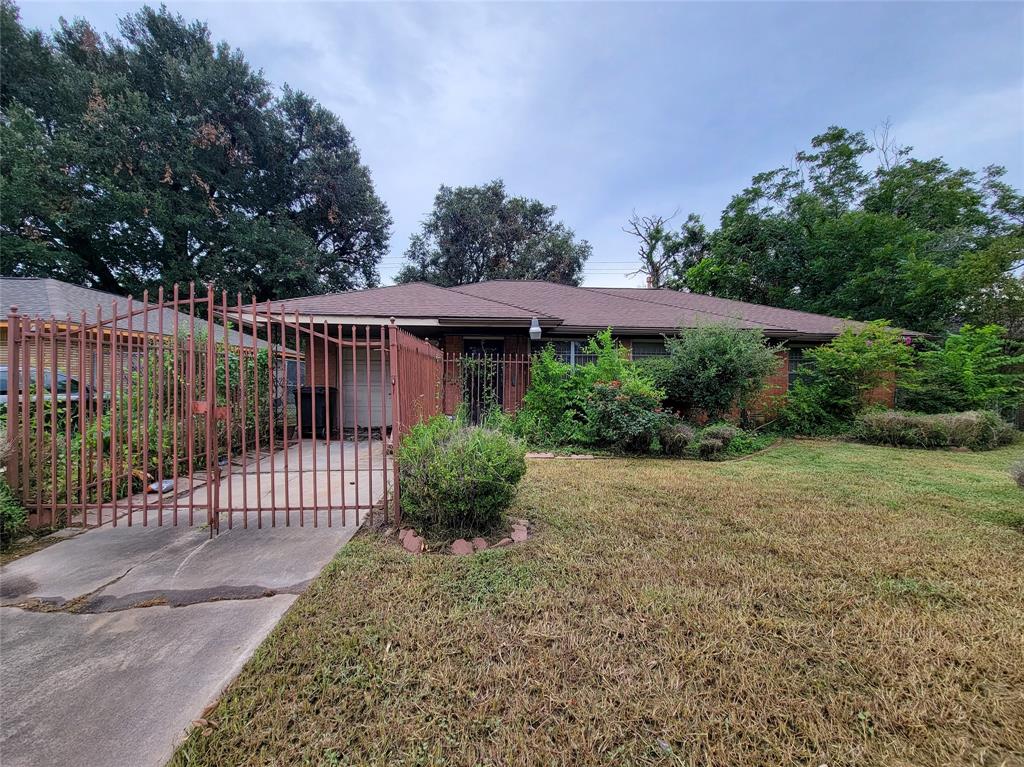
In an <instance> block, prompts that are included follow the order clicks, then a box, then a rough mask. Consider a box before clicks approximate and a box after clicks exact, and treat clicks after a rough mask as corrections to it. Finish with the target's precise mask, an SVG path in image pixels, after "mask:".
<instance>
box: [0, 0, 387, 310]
mask: <svg viewBox="0 0 1024 767" xmlns="http://www.w3.org/2000/svg"><path fill="white" fill-rule="evenodd" d="M0 36H2V37H3V46H2V61H0V64H2V66H3V78H2V84H0V110H2V119H0V144H2V148H3V152H2V157H0V196H2V200H3V205H2V211H0V251H2V256H0V258H2V262H0V269H2V271H3V273H5V274H11V275H23V276H54V277H58V278H60V279H64V280H67V281H70V282H75V283H80V284H84V285H89V286H92V287H97V288H101V289H103V290H108V291H111V292H115V293H128V292H133V293H136V294H138V293H139V292H141V289H142V288H145V287H150V288H152V287H156V286H157V285H161V284H163V285H168V284H170V283H172V282H175V281H186V280H197V281H213V282H214V283H215V284H216V285H217V287H218V288H223V289H226V290H227V291H228V292H229V293H234V292H236V291H241V292H242V293H243V295H245V296H246V297H248V296H249V295H256V296H257V297H258V298H261V299H265V298H280V297H288V296H295V295H302V294H309V293H320V292H325V291H329V290H342V289H347V288H353V287H360V286H368V285H374V284H377V282H378V281H379V278H378V272H377V266H378V264H379V262H380V259H381V257H382V255H383V253H384V252H385V251H386V249H387V243H388V236H389V231H390V225H391V220H390V217H389V215H388V211H387V208H386V207H385V205H384V203H383V202H382V201H381V200H380V199H379V198H378V197H377V195H376V193H375V192H374V189H373V184H372V181H371V178H370V173H369V171H368V170H367V168H366V167H365V166H364V165H363V164H362V163H361V161H360V158H359V152H358V150H357V149H356V146H355V143H354V141H353V139H352V137H351V135H350V134H349V133H348V131H347V130H346V128H345V126H344V125H343V124H342V123H341V121H340V120H339V119H338V117H337V116H335V115H334V114H332V113H331V112H330V111H328V110H327V109H325V108H324V107H323V106H321V105H320V104H318V103H317V102H316V101H315V100H314V99H312V98H311V97H309V96H307V95H305V94H303V93H300V92H296V91H292V90H291V89H289V88H287V87H285V88H284V89H283V91H282V93H281V94H280V95H279V96H275V95H274V94H273V90H272V88H271V86H270V84H269V83H268V82H267V81H266V80H265V79H264V78H263V76H262V74H260V73H259V72H255V71H253V70H252V68H251V67H250V65H249V63H248V62H247V61H246V60H245V58H244V56H243V55H242V53H241V52H239V51H237V50H232V49H231V48H230V47H229V46H228V45H227V44H226V43H223V42H222V43H219V44H216V45H215V44H214V43H213V42H212V41H211V39H210V33H209V30H208V29H207V27H206V26H205V25H204V24H202V23H199V22H187V21H185V20H184V19H183V18H182V17H181V16H177V15H173V14H171V13H170V12H168V11H167V10H166V9H165V8H162V7H161V8H160V9H159V10H154V9H152V8H149V7H144V8H143V9H142V10H141V11H139V12H137V13H134V14H132V15H129V16H127V17H125V18H123V19H122V20H121V24H120V35H119V36H117V37H108V38H106V39H101V37H100V36H99V35H98V34H97V33H96V32H95V31H94V30H93V29H92V27H90V26H89V24H88V23H87V22H86V21H82V20H78V21H75V22H72V23H68V22H64V21H61V24H60V26H59V28H58V29H57V30H56V31H54V32H53V34H52V35H49V36H47V35H44V34H43V33H41V32H39V31H36V30H27V29H25V28H24V27H23V26H22V24H21V22H20V20H19V18H18V12H17V8H16V7H15V6H14V5H13V4H12V3H10V2H9V0H2V5H0Z"/></svg>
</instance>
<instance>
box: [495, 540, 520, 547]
mask: <svg viewBox="0 0 1024 767" xmlns="http://www.w3.org/2000/svg"><path fill="white" fill-rule="evenodd" d="M514 542H515V541H513V540H512V539H511V538H502V539H501V540H500V541H498V542H497V543H496V544H494V545H495V546H511V545H512V544H513V543H514Z"/></svg>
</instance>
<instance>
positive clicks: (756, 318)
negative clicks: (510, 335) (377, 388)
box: [270, 280, 862, 341]
mask: <svg viewBox="0 0 1024 767" xmlns="http://www.w3.org/2000/svg"><path fill="white" fill-rule="evenodd" d="M270 306H272V307H273V308H274V310H275V311H276V310H279V308H284V309H285V310H286V311H287V312H290V313H291V312H297V313H299V314H300V315H301V316H303V317H314V316H315V317H322V318H325V319H333V320H336V321H354V320H357V319H358V320H370V319H376V320H378V321H384V320H386V319H387V318H389V317H395V318H396V319H398V320H400V324H411V325H417V324H418V325H448V326H455V325H461V326H478V327H495V326H503V327H526V326H527V325H529V323H530V320H531V319H532V318H534V317H536V318H537V319H538V321H539V322H540V324H541V326H543V327H546V328H548V329H549V332H551V333H553V334H555V335H568V334H589V333H593V332H595V331H597V330H601V329H603V328H606V327H609V326H611V327H612V328H614V329H615V331H616V332H617V333H621V334H633V335H659V334H662V333H672V332H674V331H675V330H677V329H678V328H680V327H696V326H698V325H708V324H713V323H731V324H734V325H736V326H738V327H742V328H751V329H758V330H761V331H763V332H764V333H765V335H767V336H770V337H772V338H788V339H794V340H806V341H816V340H822V339H827V338H830V337H832V336H835V335H838V334H839V333H841V332H842V330H843V328H845V327H851V326H852V327H858V326H860V325H862V323H859V322H855V321H853V320H844V319H839V318H837V317H828V316H825V315H822V314H811V313H809V312H799V311H794V310H791V309H778V308H775V307H771V306H762V305H760V304H751V303H746V302H744V301H732V300H729V299H725V298H715V297H713V296H704V295H699V294H696V293H681V292H678V291H674V290H667V289H660V290H658V289H650V288H578V287H575V286H572V285H562V284H559V283H553V282H543V281H539V280H490V281H487V282H478V283H473V284H470V285H459V286H457V287H453V288H440V287H437V286H435V285H428V284H426V283H422V282H416V283H409V284H405V285H394V286H391V287H384V288H373V289H370V290H357V291H349V292H346V293H333V294H330V295H323V296H309V297H306V298H292V299H288V300H286V301H277V302H273V303H272V304H270Z"/></svg>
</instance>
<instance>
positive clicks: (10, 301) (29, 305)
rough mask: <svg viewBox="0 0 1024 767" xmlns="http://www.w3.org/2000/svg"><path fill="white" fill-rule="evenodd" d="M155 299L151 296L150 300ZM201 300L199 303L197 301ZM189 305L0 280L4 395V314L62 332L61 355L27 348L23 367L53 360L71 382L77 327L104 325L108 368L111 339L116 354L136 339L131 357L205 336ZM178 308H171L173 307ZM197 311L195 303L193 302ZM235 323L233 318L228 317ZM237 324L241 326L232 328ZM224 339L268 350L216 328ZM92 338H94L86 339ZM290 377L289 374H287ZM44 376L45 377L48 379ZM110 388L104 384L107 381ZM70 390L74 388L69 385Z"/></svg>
mask: <svg viewBox="0 0 1024 767" xmlns="http://www.w3.org/2000/svg"><path fill="white" fill-rule="evenodd" d="M154 297H155V296H152V297H150V298H151V299H152V298H154ZM201 300H202V299H200V301H201ZM129 302H132V303H131V307H132V310H131V316H130V317H129V316H128V308H129ZM187 305H188V297H187V293H185V292H183V293H182V296H181V299H180V300H179V302H178V303H177V304H174V302H173V299H172V297H171V296H166V297H165V303H164V304H163V305H162V306H156V305H154V304H153V303H152V300H151V301H150V304H149V308H148V309H147V308H146V306H147V305H146V304H144V303H143V302H142V301H140V300H138V299H136V300H134V301H132V299H130V298H126V297H125V296H118V295H115V294H113V293H106V292H104V291H102V290H93V289H92V288H84V287H82V286H81V285H72V284H70V283H67V282H62V281H60V280H55V279H51V278H35V277H0V307H2V311H0V369H2V370H0V373H2V374H3V375H2V380H3V387H2V388H3V390H4V393H6V381H7V376H6V372H7V365H8V354H9V351H8V335H9V332H10V328H9V327H8V325H9V322H10V320H9V317H10V315H9V313H8V312H9V310H10V309H11V308H12V307H16V308H17V312H18V314H19V315H21V316H22V317H27V318H32V319H37V320H42V321H43V322H45V323H49V322H51V321H52V322H53V324H54V328H55V330H56V332H57V337H58V338H61V336H62V335H64V334H65V333H66V334H67V335H66V338H67V341H66V342H61V343H60V344H59V347H60V351H59V352H57V351H56V350H52V351H51V349H50V348H49V346H48V345H46V348H42V347H41V348H39V349H35V348H34V347H33V348H29V349H28V350H27V351H28V353H29V362H28V366H29V367H30V368H36V367H37V365H38V366H39V367H42V368H48V367H49V364H48V362H47V360H48V357H49V356H50V355H51V353H52V354H53V355H54V356H55V357H56V360H55V362H56V367H57V369H58V370H59V371H60V372H61V373H67V372H68V371H67V370H66V369H65V368H68V366H69V364H70V367H71V370H70V372H71V377H72V379H77V377H78V375H79V373H78V371H77V370H76V364H75V361H76V360H78V351H77V349H78V339H77V331H78V329H79V328H80V327H95V326H96V324H97V323H100V322H105V323H107V324H106V326H105V333H104V338H105V341H104V343H105V344H107V345H106V347H105V350H104V352H103V357H104V360H105V361H107V364H108V366H109V354H110V352H109V349H110V339H111V337H112V336H116V338H117V340H118V346H119V348H120V349H122V351H123V348H124V347H125V345H126V344H127V339H128V337H129V336H130V337H132V338H134V339H135V341H136V343H135V353H136V355H137V354H138V353H139V352H140V351H141V349H142V344H141V342H140V339H143V338H147V339H148V340H149V342H150V343H152V339H153V338H155V337H158V336H163V337H166V338H170V337H172V336H174V335H175V333H177V334H178V335H181V334H186V333H191V332H194V333H195V335H197V336H199V335H205V334H206V333H207V332H208V331H209V327H210V326H209V324H208V323H207V322H206V320H204V319H202V318H201V317H198V316H194V314H195V311H196V310H193V312H192V314H190V313H188V312H187V311H185V307H186V306H187ZM175 306H176V307H177V309H175V308H174V307H175ZM196 306H197V307H198V306H199V304H198V303H197V305H196ZM115 309H116V311H117V314H118V317H119V319H118V321H117V322H115V323H112V322H111V318H112V317H113V316H114V312H115ZM228 319H229V320H231V321H234V318H233V317H229V318H228ZM237 324H240V323H237ZM225 332H226V338H227V342H228V343H229V344H231V345H232V346H234V347H236V348H238V349H242V350H247V349H252V348H260V349H266V348H269V345H268V344H267V342H266V341H264V340H262V339H260V338H255V337H253V336H251V335H248V334H246V333H243V332H239V331H237V330H234V329H227V330H226V331H225V329H224V328H223V327H222V326H220V325H218V326H216V329H215V331H214V338H215V339H216V340H218V341H220V340H223V339H224V338H225ZM91 335H94V334H91ZM277 351H278V353H279V354H281V353H283V354H284V356H286V357H289V358H290V359H292V360H294V361H293V362H291V363H290V364H291V365H292V366H293V367H294V366H295V365H299V364H301V361H300V360H299V356H298V354H297V353H296V352H295V351H294V350H288V349H284V350H281V349H278V350H277ZM37 355H39V356H40V358H41V360H42V363H38V362H37V360H36V359H35V357H36V356H37ZM97 362H98V359H97V357H96V355H95V354H90V355H89V358H88V363H87V369H86V370H84V371H83V372H82V374H81V375H83V376H84V377H85V379H86V380H87V381H93V380H95V378H96V373H95V368H96V365H97ZM289 374H291V375H294V373H293V372H292V371H291V370H290V371H289ZM47 375H48V374H47ZM108 383H109V381H108ZM73 385H74V386H77V383H74V382H73Z"/></svg>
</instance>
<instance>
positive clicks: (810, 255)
mask: <svg viewBox="0 0 1024 767" xmlns="http://www.w3.org/2000/svg"><path fill="white" fill-rule="evenodd" d="M872 152H877V157H878V162H877V165H876V167H874V168H873V169H872V168H870V167H869V165H870V163H869V162H868V161H869V157H870V155H871V154H872ZM1004 174H1005V170H1004V169H1003V168H1001V167H998V166H989V167H987V168H985V169H983V170H982V171H981V172H974V171H970V170H967V169H964V168H953V167H951V166H950V165H948V164H947V163H946V162H945V161H944V160H942V159H941V158H933V159H927V160H922V159H918V158H915V157H913V154H912V150H911V148H909V147H899V146H896V145H895V144H894V143H893V142H891V141H890V140H889V138H888V135H887V132H883V134H882V136H881V138H880V140H879V141H876V142H875V145H874V146H873V145H872V143H871V142H869V141H868V139H867V138H866V136H865V135H864V134H863V133H861V132H851V131H849V130H847V129H845V128H840V127H831V128H829V129H828V130H826V131H825V132H824V133H822V134H820V135H818V136H815V137H814V138H813V139H812V140H811V146H810V149H808V150H805V151H801V152H798V153H797V155H796V158H795V163H794V165H793V166H792V167H785V168H777V169H775V170H770V171H767V172H764V173H759V174H757V175H756V176H754V178H753V180H752V181H751V184H750V186H749V187H747V188H746V189H744V190H743V191H742V192H740V193H738V194H737V195H735V196H734V197H733V198H732V200H731V201H730V202H729V204H728V205H727V206H726V208H725V210H724V211H723V212H722V216H721V220H720V222H719V226H718V228H717V229H715V230H713V231H711V232H708V231H707V230H705V229H704V227H703V225H702V224H701V223H700V220H699V219H698V218H697V217H695V216H692V215H691V216H690V218H688V219H687V221H686V223H685V224H684V225H683V227H682V228H681V230H680V231H679V232H678V233H670V239H671V240H672V241H671V242H669V243H668V244H667V245H666V244H663V245H662V247H663V248H664V249H666V250H671V251H672V252H673V255H674V258H673V259H672V262H671V264H670V265H669V270H670V274H671V276H670V277H669V278H668V280H667V284H668V285H669V286H670V287H674V288H677V289H680V290H692V291H694V292H698V293H708V294H711V295H716V296H721V297H725V298H735V299H739V300H744V301H753V302H756V303H763V304H769V305H772V306H781V307H786V308H790V309H800V310H804V311H812V312H819V313H823V314H830V315H835V316H840V317H852V318H854V319H860V320H871V319H876V318H880V317H881V318H886V319H889V320H890V321H892V322H894V323H896V324H898V325H900V326H903V327H907V328H912V329H915V330H922V331H933V332H938V331H942V330H945V329H947V328H950V327H954V326H956V325H957V324H959V323H961V322H964V321H973V322H976V323H979V324H986V323H989V322H998V323H1000V324H1003V325H1005V326H1007V327H1009V328H1020V327H1021V326H1022V324H1024V323H1022V322H1021V318H1022V316H1024V311H1022V310H1024V290H1022V289H1021V280H1020V277H1019V276H1017V271H1019V268H1020V266H1021V265H1022V264H1024V197H1022V196H1021V194H1020V192H1019V191H1017V190H1015V189H1013V188H1011V187H1010V186H1009V185H1008V184H1006V183H1005V181H1004V180H1003V176H1004Z"/></svg>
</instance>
